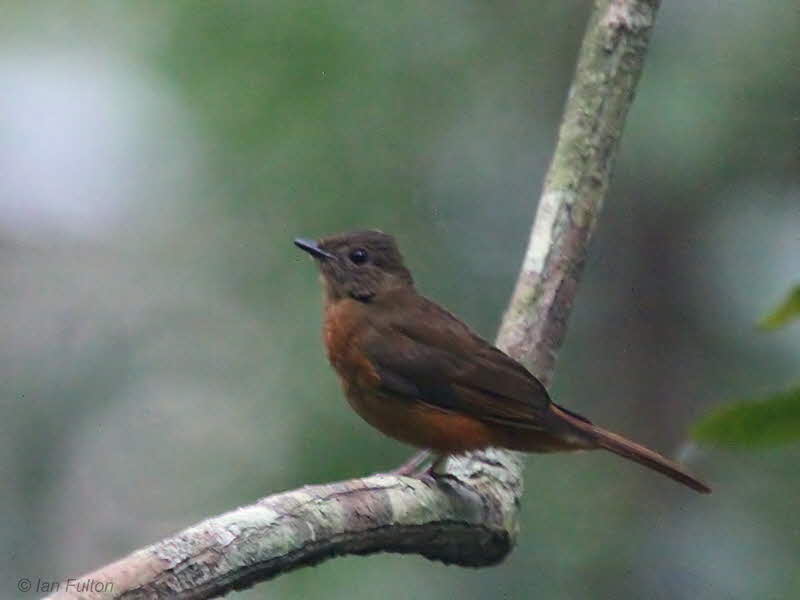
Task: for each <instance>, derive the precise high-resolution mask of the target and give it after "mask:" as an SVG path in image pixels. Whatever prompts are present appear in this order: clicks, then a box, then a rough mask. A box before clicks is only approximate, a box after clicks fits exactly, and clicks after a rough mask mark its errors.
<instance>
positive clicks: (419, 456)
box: [389, 450, 431, 477]
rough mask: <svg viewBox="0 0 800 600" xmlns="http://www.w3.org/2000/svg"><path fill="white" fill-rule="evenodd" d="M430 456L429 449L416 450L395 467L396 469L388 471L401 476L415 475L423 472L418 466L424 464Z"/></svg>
mask: <svg viewBox="0 0 800 600" xmlns="http://www.w3.org/2000/svg"><path fill="white" fill-rule="evenodd" d="M430 457H431V451H430V450H422V451H420V452H417V453H416V454H415V455H414V456H412V457H411V458H409V459H408V460H407V461H406V462H404V463H403V464H402V465H400V466H399V467H397V468H396V469H392V470H391V471H389V474H390V475H399V476H401V477H416V476H417V475H419V474H420V473H422V472H424V469H423V470H420V467H422V465H424V464H425V463H426V462H428V460H429V459H430Z"/></svg>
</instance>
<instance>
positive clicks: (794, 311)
mask: <svg viewBox="0 0 800 600" xmlns="http://www.w3.org/2000/svg"><path fill="white" fill-rule="evenodd" d="M797 318H800V285H796V286H794V289H793V290H792V291H791V292H789V294H788V295H787V296H786V298H785V299H784V301H783V302H781V304H779V305H778V307H777V308H775V310H773V311H772V312H771V313H769V314H768V315H766V316H764V318H763V319H761V321H760V322H759V326H760V327H762V328H763V329H779V328H781V327H784V326H785V325H787V324H789V323H790V322H791V321H794V320H795V319H797Z"/></svg>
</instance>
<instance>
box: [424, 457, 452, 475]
mask: <svg viewBox="0 0 800 600" xmlns="http://www.w3.org/2000/svg"><path fill="white" fill-rule="evenodd" d="M447 456H448V455H447V454H439V455H438V456H437V457H436V458H435V459H434V461H433V463H432V464H431V466H430V467H428V468H427V470H426V471H425V475H428V476H429V477H433V478H436V477H437V476H438V475H441V474H443V473H444V472H445V471H446V470H447Z"/></svg>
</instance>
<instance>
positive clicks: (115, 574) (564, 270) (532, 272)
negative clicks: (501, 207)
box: [52, 0, 659, 599]
mask: <svg viewBox="0 0 800 600" xmlns="http://www.w3.org/2000/svg"><path fill="white" fill-rule="evenodd" d="M658 4H659V1H658V0H638V1H637V0H598V1H597V2H596V6H595V10H594V12H593V15H592V17H591V20H590V23H589V27H588V30H587V33H586V35H585V37H584V40H583V45H582V48H581V52H580V56H579V59H578V65H577V69H576V74H575V78H574V80H573V83H572V88H571V90H570V93H569V98H568V101H567V104H566V109H565V114H564V118H563V121H562V124H561V128H560V131H559V136H558V143H557V147H556V151H555V154H554V156H553V161H552V164H551V165H550V169H549V171H548V174H547V178H546V181H545V184H544V189H543V191H542V195H541V199H540V201H539V208H538V211H537V214H536V219H535V222H534V225H533V228H532V231H531V237H530V242H529V246H528V249H527V252H526V255H525V259H524V262H523V266H522V270H521V272H520V275H519V279H518V280H517V285H516V288H515V290H514V294H513V296H512V298H511V302H510V305H509V308H508V311H507V312H506V315H505V318H504V320H503V324H502V326H501V328H500V333H499V335H498V339H497V343H498V346H500V347H502V348H503V349H504V350H506V351H507V352H508V353H509V354H511V355H512V356H513V357H514V358H516V359H518V360H520V361H522V362H524V363H525V364H527V366H528V367H529V368H530V369H531V370H532V372H533V373H535V374H536V375H537V376H538V377H540V378H541V379H542V380H543V381H545V382H547V381H549V380H550V378H551V377H552V373H553V368H554V365H555V356H556V353H557V351H558V349H559V347H560V346H561V342H562V340H563V338H564V333H565V330H566V321H567V317H568V316H569V313H570V310H571V308H572V302H573V299H574V297H575V292H576V289H577V283H578V279H579V277H580V273H581V270H582V267H583V264H584V259H585V255H586V247H587V245H588V242H589V238H590V237H591V234H592V231H593V229H594V226H595V223H596V221H597V216H598V214H599V212H600V209H601V206H602V203H603V199H604V197H605V195H606V193H607V190H608V185H609V180H610V177H611V170H612V166H613V162H614V158H615V156H616V151H617V146H618V142H619V138H620V136H621V133H622V128H623V124H624V121H625V117H626V115H627V112H628V109H629V107H630V105H631V102H632V101H633V94H634V90H635V87H636V84H637V82H638V79H639V75H640V73H641V69H642V64H643V60H644V54H645V51H646V48H647V44H648V39H649V33H650V29H651V28H652V25H653V20H654V18H655V13H656V11H657V8H658ZM521 471H522V465H521V462H520V460H519V458H518V457H517V456H516V455H515V454H513V453H510V452H504V451H499V450H494V449H489V450H487V451H485V452H478V453H474V454H471V455H469V456H465V457H459V458H451V459H450V460H449V461H448V465H447V470H446V472H444V473H442V474H441V475H440V476H439V477H438V478H437V480H436V481H435V482H433V481H422V480H417V479H411V478H406V477H394V476H387V475H378V476H373V477H367V478H364V479H354V480H351V481H344V482H339V483H333V484H328V485H316V486H306V487H303V488H301V489H299V490H294V491H290V492H284V493H282V494H276V495H273V496H269V497H267V498H263V499H262V500H260V501H258V502H256V503H255V504H253V505H250V506H245V507H242V508H239V509H236V510H234V511H232V512H229V513H226V514H224V515H221V516H218V517H213V518H210V519H208V520H206V521H203V522H202V523H199V524H198V525H195V526H193V527H190V528H189V529H186V530H185V531H183V532H181V533H178V534H177V535H175V536H173V537H170V538H168V539H165V540H163V541H161V542H158V543H157V544H154V545H153V546H150V547H148V548H144V549H142V550H139V551H137V552H134V553H133V554H131V555H129V556H127V557H125V558H123V559H122V560H120V561H118V562H115V563H113V564H110V565H107V566H106V567H103V568H101V569H99V570H97V571H95V572H93V573H90V574H88V575H85V576H84V577H83V578H81V579H76V580H67V581H65V582H62V584H61V587H60V589H59V590H57V591H56V593H55V594H54V595H53V596H52V598H60V599H63V598H95V599H101V598H102V599H110V598H125V599H133V598H212V597H216V596H220V595H223V594H224V593H226V592H227V591H229V590H232V589H242V588H246V587H249V586H251V585H253V584H255V583H257V582H259V581H264V580H266V579H269V578H270V577H274V576H275V575H278V574H280V573H284V572H286V571H289V570H292V569H296V568H299V567H302V566H307V565H312V564H315V563H318V562H320V561H323V560H326V559H328V558H332V557H334V556H342V555H346V554H370V553H374V552H400V553H414V554H422V555H423V556H426V557H428V558H431V559H436V560H441V561H443V562H446V563H453V564H458V565H464V566H473V567H478V566H486V565H492V564H496V563H497V562H499V561H501V560H502V559H503V558H504V557H505V556H506V555H507V554H508V553H509V552H510V551H511V549H512V548H513V545H514V540H515V536H516V533H517V513H518V506H519V501H520V497H521V495H522V475H521Z"/></svg>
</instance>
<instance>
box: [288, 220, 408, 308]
mask: <svg viewBox="0 0 800 600" xmlns="http://www.w3.org/2000/svg"><path fill="white" fill-rule="evenodd" d="M294 243H295V245H296V246H297V247H298V248H300V249H301V250H304V251H306V252H308V253H309V254H310V255H311V256H313V257H314V259H315V261H316V263H317V265H318V266H319V270H320V272H321V273H322V279H323V282H324V285H325V293H326V297H327V298H328V299H329V300H332V301H336V300H341V299H343V298H353V299H355V300H358V301H359V302H371V301H373V300H375V299H376V298H379V297H380V296H381V295H383V294H385V293H387V292H389V291H393V290H397V289H402V288H410V287H413V285H414V282H413V280H412V278H411V273H409V271H408V269H406V267H405V265H404V264H403V257H402V256H401V254H400V250H398V248H397V244H396V243H395V240H394V238H393V237H392V236H391V235H389V234H386V233H383V232H382V231H375V230H371V231H351V232H348V233H340V234H337V235H331V236H327V237H324V238H322V239H321V240H319V241H314V240H307V239H302V238H297V239H296V240H295V241H294Z"/></svg>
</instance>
